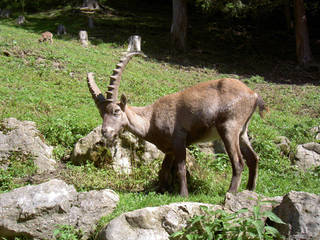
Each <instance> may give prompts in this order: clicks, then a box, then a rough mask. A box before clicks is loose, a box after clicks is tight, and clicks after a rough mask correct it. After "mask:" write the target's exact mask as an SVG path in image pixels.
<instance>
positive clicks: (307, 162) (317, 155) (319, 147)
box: [294, 142, 320, 170]
mask: <svg viewBox="0 0 320 240" xmlns="http://www.w3.org/2000/svg"><path fill="white" fill-rule="evenodd" d="M294 163H295V164H296V165H297V166H298V167H300V168H302V169H304V170H307V169H309V168H311V167H315V166H320V144H319V143H314V142H311V143H306V144H302V145H298V147H297V152H296V156H295V162H294Z"/></svg>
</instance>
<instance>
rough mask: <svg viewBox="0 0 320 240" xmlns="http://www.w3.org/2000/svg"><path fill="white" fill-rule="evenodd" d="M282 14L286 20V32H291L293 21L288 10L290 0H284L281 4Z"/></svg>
mask: <svg viewBox="0 0 320 240" xmlns="http://www.w3.org/2000/svg"><path fill="white" fill-rule="evenodd" d="M283 12H284V16H285V20H286V26H287V31H288V32H289V31H291V30H292V29H293V20H292V16H291V9H290V0H286V1H284V2H283Z"/></svg>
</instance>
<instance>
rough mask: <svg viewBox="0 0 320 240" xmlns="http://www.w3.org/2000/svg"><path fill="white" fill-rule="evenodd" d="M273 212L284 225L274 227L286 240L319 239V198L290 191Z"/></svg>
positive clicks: (314, 195)
mask: <svg viewBox="0 0 320 240" xmlns="http://www.w3.org/2000/svg"><path fill="white" fill-rule="evenodd" d="M274 212H275V213H276V214H277V215H278V217H280V218H281V219H282V220H283V221H284V222H285V223H287V224H288V225H284V224H279V225H276V228H277V229H278V230H279V232H280V233H281V234H283V235H285V236H287V239H291V240H298V239H299V240H300V239H320V196H319V195H316V194H311V193H305V192H295V191H292V192H290V193H288V194H287V195H286V196H284V198H283V200H282V202H281V204H280V205H279V206H278V207H276V208H275V209H274Z"/></svg>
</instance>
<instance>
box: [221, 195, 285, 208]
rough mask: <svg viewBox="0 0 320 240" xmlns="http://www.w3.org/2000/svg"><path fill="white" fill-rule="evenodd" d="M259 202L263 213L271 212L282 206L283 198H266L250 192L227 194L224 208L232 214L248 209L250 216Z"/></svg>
mask: <svg viewBox="0 0 320 240" xmlns="http://www.w3.org/2000/svg"><path fill="white" fill-rule="evenodd" d="M258 201H260V204H261V211H262V212H263V211H271V210H272V209H273V207H274V206H277V205H279V204H280V202H281V201H282V197H279V196H278V197H265V196H263V195H259V194H257V193H256V192H252V191H249V190H244V191H242V192H238V193H235V194H233V193H229V192H228V193H227V194H226V198H225V203H224V208H225V209H228V210H230V211H232V212H236V211H239V210H240V209H242V208H247V209H248V210H249V213H248V214H250V213H251V212H252V210H253V206H255V205H257V204H258ZM263 201H268V202H263Z"/></svg>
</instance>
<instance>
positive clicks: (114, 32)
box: [17, 0, 320, 85]
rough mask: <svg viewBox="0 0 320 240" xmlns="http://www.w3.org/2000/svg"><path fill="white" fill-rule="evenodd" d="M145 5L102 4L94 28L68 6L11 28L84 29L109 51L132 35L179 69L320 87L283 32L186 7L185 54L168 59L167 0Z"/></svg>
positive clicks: (318, 48)
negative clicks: (138, 37)
mask: <svg viewBox="0 0 320 240" xmlns="http://www.w3.org/2000/svg"><path fill="white" fill-rule="evenodd" d="M145 3H146V2H145V1H142V2H141V3H140V4H136V2H135V4H134V3H130V1H128V2H126V1H123V2H122V1H120V2H119V1H111V0H110V1H108V4H109V5H108V6H107V7H106V9H104V10H103V11H101V12H98V13H96V14H95V15H94V25H95V28H94V29H88V16H87V15H86V14H84V13H81V12H80V11H79V10H78V9H73V8H71V7H66V8H64V9H58V10H53V11H49V12H43V13H38V14H34V15H29V16H28V17H27V20H28V23H27V24H26V25H24V26H17V27H23V28H25V29H26V30H28V31H30V32H34V33H39V34H40V33H41V32H44V31H51V32H53V33H56V29H57V26H58V25H59V24H63V25H65V26H66V28H67V32H68V34H67V35H66V36H55V37H56V38H59V39H62V40H66V41H69V40H75V39H78V33H79V31H80V30H86V31H87V32H88V35H89V40H90V42H91V43H92V44H94V45H99V44H101V43H111V45H112V46H115V47H125V45H126V44H127V39H128V37H129V36H131V35H134V34H138V35H141V36H142V49H143V51H144V52H145V53H146V54H147V55H148V56H149V57H150V58H152V59H155V60H156V61H164V62H169V63H171V64H174V65H177V67H179V68H180V67H186V68H188V67H191V66H192V67H203V68H210V69H215V70H217V71H218V72H219V73H224V74H230V75H236V76H239V78H250V77H251V76H256V75H259V76H263V77H264V80H265V81H267V82H274V83H282V84H305V83H311V84H315V85H319V84H320V81H319V71H320V66H319V64H318V65H315V67H311V68H307V69H306V68H300V67H297V64H296V62H295V39H294V35H293V33H291V32H286V31H283V29H282V28H281V26H280V27H278V28H275V27H274V26H272V28H271V27H270V26H266V28H264V29H263V31H261V30H260V31H259V29H261V27H260V28H259V29H258V28H257V26H253V25H250V24H248V23H245V24H244V23H242V24H240V23H235V22H231V21H225V20H223V19H222V18H221V17H220V18H219V17H217V19H212V18H209V17H205V16H203V15H202V13H200V12H199V11H197V10H196V9H191V11H189V19H188V20H189V29H188V51H187V52H186V53H183V54H176V55H172V54H171V52H170V47H169V46H170V41H169V31H170V25H171V4H170V2H166V1H160V2H159V3H155V2H153V3H152V4H145ZM315 43H316V42H315V41H312V40H311V44H312V48H314V49H315V51H314V52H315V53H316V54H314V57H315V59H317V58H318V57H319V56H320V44H318V45H317V44H315ZM213 77H214V76H213Z"/></svg>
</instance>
